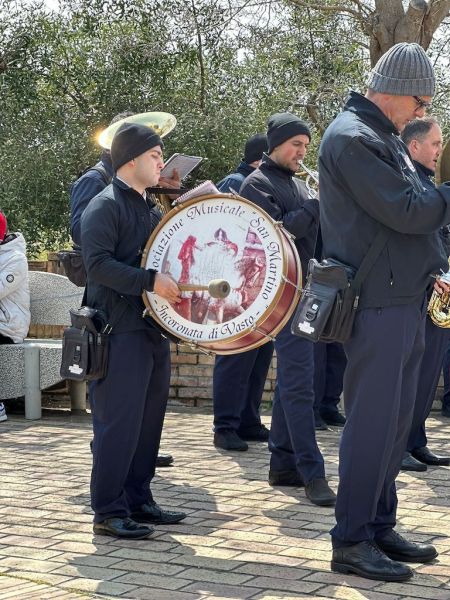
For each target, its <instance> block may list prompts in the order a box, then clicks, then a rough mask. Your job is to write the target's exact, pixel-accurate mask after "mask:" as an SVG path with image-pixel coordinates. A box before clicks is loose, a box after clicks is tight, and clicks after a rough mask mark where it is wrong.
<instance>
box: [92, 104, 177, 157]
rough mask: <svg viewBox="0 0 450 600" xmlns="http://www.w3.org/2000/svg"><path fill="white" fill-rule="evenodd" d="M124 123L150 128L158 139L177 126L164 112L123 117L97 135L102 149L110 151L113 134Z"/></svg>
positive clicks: (171, 117)
mask: <svg viewBox="0 0 450 600" xmlns="http://www.w3.org/2000/svg"><path fill="white" fill-rule="evenodd" d="M124 123H137V124H139V125H145V126H146V127H151V128H152V129H154V130H155V131H156V133H157V134H158V135H159V136H160V137H164V136H165V135H167V134H168V133H170V132H171V131H172V129H173V128H174V127H175V125H176V124H177V120H176V118H175V117H174V116H173V115H171V114H170V113H166V112H145V113H138V114H136V115H131V116H129V117H125V118H124V119H121V120H120V121H117V122H116V123H113V124H112V125H110V126H109V127H107V128H106V129H104V130H103V131H102V132H101V133H100V134H99V136H98V138H97V139H98V143H99V144H100V146H101V147H102V148H105V150H111V143H112V140H113V137H114V134H115V133H116V131H117V130H118V129H119V127H121V126H122V125H123V124H124Z"/></svg>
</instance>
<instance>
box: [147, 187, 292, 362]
mask: <svg viewBox="0 0 450 600" xmlns="http://www.w3.org/2000/svg"><path fill="white" fill-rule="evenodd" d="M293 247H294V245H293V244H292V242H291V241H290V240H289V239H288V236H287V234H286V232H285V231H283V230H282V228H281V227H280V226H279V224H276V223H275V222H274V221H273V220H272V219H271V217H270V216H269V215H268V214H267V213H266V212H265V211H263V210H262V209H260V208H259V207H258V206H256V205H255V204H253V203H252V202H249V201H248V200H245V199H244V198H240V197H234V196H230V195H223V194H220V195H214V196H201V197H199V198H195V199H193V200H190V201H187V202H185V203H183V204H180V205H179V206H177V207H176V208H175V209H174V210H172V211H171V212H170V213H169V214H168V215H166V216H165V217H164V218H163V220H162V221H161V223H160V224H159V225H158V227H157V228H156V229H155V231H154V232H153V234H152V236H151V237H150V239H149V241H148V243H147V246H146V249H145V251H144V255H143V260H142V266H143V267H145V268H147V269H155V270H156V271H158V272H159V273H167V274H170V275H171V276H172V277H173V278H174V279H175V281H176V282H177V283H178V284H179V285H180V286H181V285H183V284H190V285H191V286H198V288H200V287H201V286H208V284H209V283H210V282H211V281H213V280H217V279H222V280H226V281H227V282H228V283H229V285H230V288H231V291H230V293H229V295H228V296H227V297H225V298H214V297H211V296H210V295H209V293H208V291H207V290H204V289H203V290H202V289H196V290H194V291H184V292H182V301H181V302H180V303H179V304H177V305H174V306H172V305H170V304H169V303H168V302H167V300H165V299H164V298H162V297H160V296H158V295H157V294H154V293H151V292H144V294H143V298H144V302H145V304H146V306H147V308H148V309H149V311H150V313H151V315H152V316H153V318H154V319H155V320H156V321H158V323H159V324H160V325H161V326H162V327H164V328H165V329H166V330H167V331H169V332H170V333H172V334H173V335H175V336H177V337H179V338H180V339H182V340H184V341H186V342H190V343H191V344H195V345H196V346H199V347H200V348H204V349H205V350H208V351H213V352H215V353H217V354H231V353H235V352H242V351H244V350H249V349H250V348H255V347H258V346H260V345H262V344H263V343H265V342H267V341H268V340H269V339H270V337H271V336H273V335H274V334H275V333H276V332H277V331H278V330H279V329H280V328H281V327H282V325H283V324H284V323H285V322H286V321H287V318H289V315H290V314H291V312H292V310H293V308H294V307H295V302H293V299H294V298H295V300H296V299H297V298H298V290H297V289H296V286H299V285H300V282H301V268H300V262H299V259H298V255H297V254H296V252H295V250H293ZM287 253H290V254H291V255H290V256H287V255H286V254H287ZM292 253H294V256H292ZM286 277H288V278H289V279H291V281H292V278H293V279H294V281H293V284H294V285H292V284H290V285H289V286H288V287H289V288H291V289H290V290H289V294H288V295H289V298H288V304H289V306H283V309H282V316H281V317H280V319H278V320H277V322H276V323H273V316H271V315H273V312H274V309H275V308H276V307H277V305H278V304H279V302H280V297H281V296H282V295H283V290H284V289H285V288H286V282H285V279H286ZM291 304H293V306H292V308H291ZM269 317H270V318H269ZM286 317H287V318H286ZM269 322H270V326H269V330H267V327H265V326H264V324H265V323H266V324H267V323H269ZM241 340H242V343H241V342H240V341H241Z"/></svg>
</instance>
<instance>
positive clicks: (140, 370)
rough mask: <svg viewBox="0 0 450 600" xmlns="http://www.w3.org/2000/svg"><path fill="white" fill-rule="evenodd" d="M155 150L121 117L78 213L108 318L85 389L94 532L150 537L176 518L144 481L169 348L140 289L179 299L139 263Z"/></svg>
mask: <svg viewBox="0 0 450 600" xmlns="http://www.w3.org/2000/svg"><path fill="white" fill-rule="evenodd" d="M162 148H163V143H162V141H161V139H160V137H159V136H158V135H157V134H156V133H155V131H154V130H153V129H151V128H149V127H146V126H143V125H138V124H131V123H125V124H123V125H122V126H121V127H120V128H119V129H118V131H117V132H116V134H115V136H114V138H113V141H112V145H111V161H112V167H113V170H114V173H115V176H114V178H113V180H112V183H111V184H110V185H108V186H107V187H106V188H105V189H104V190H103V191H102V192H100V194H98V195H97V196H96V197H95V198H94V199H93V200H91V201H90V202H89V205H88V206H87V208H86V209H85V211H84V213H83V216H82V220H81V247H82V250H83V260H84V263H85V266H86V271H87V304H88V306H91V307H93V308H99V309H101V310H103V311H104V312H105V313H106V314H107V316H108V319H112V320H114V319H115V320H117V322H116V323H115V325H114V327H113V331H112V333H111V334H110V351H109V362H108V372H107V375H106V377H105V378H104V379H101V380H97V381H93V382H91V383H90V386H89V393H90V395H92V397H93V400H94V402H93V429H94V441H93V468H92V476H91V506H92V509H93V510H94V513H95V515H94V533H97V534H100V535H110V536H114V537H123V538H133V539H140V538H145V537H148V536H149V535H151V534H152V532H153V528H152V527H149V526H148V525H146V524H149V523H165V524H167V523H177V522H178V521H181V520H182V519H184V518H185V516H186V515H185V514H184V513H182V512H172V511H166V510H163V509H161V508H160V507H159V506H158V505H157V504H156V502H155V501H154V500H153V497H152V494H151V491H150V488H149V484H150V482H151V480H152V478H153V476H154V474H155V463H156V457H157V454H158V448H159V442H160V438H161V430H162V426H163V421H164V415H165V411H166V404H167V398H168V393H169V380H170V350H169V342H168V340H167V339H166V338H165V337H163V336H162V335H161V333H160V332H159V331H158V330H157V329H156V328H152V327H151V326H150V325H149V323H148V322H147V321H146V320H144V319H143V318H142V312H143V310H144V303H143V301H142V299H141V294H142V293H143V291H144V290H147V291H150V292H151V291H154V292H156V293H157V294H159V295H160V296H162V297H163V298H166V299H167V300H168V301H169V302H171V303H176V302H178V301H179V298H180V292H179V289H178V286H177V284H176V283H175V281H174V280H173V279H172V278H171V277H170V276H169V275H165V274H162V273H156V272H155V271H153V270H151V269H148V270H146V269H144V268H141V267H140V266H139V264H140V260H141V254H142V250H143V248H144V247H145V245H146V243H147V240H148V238H149V236H150V234H151V232H152V231H153V229H154V228H155V227H156V225H157V224H158V222H159V220H160V218H161V213H160V211H159V210H158V209H157V208H156V206H155V205H154V204H153V203H151V202H149V200H148V199H147V197H146V192H145V189H146V188H147V187H153V186H156V185H157V183H158V181H159V176H160V172H161V169H162V168H163V166H164V163H163V157H162ZM121 296H124V298H122V297H121ZM118 311H120V312H118ZM119 314H120V316H119ZM113 315H115V317H114V316H113Z"/></svg>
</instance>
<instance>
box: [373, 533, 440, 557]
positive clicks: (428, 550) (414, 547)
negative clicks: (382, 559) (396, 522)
mask: <svg viewBox="0 0 450 600" xmlns="http://www.w3.org/2000/svg"><path fill="white" fill-rule="evenodd" d="M375 543H376V545H377V546H378V548H380V549H381V550H382V551H383V552H384V553H385V554H386V556H389V558H392V560H403V561H405V562H419V563H426V562H430V560H433V559H434V558H436V556H437V555H438V553H437V550H436V548H435V547H434V546H432V545H431V544H416V543H415V542H408V540H405V538H404V537H403V536H401V535H400V534H399V533H397V532H396V531H395V530H394V529H390V530H389V531H388V532H387V533H384V534H383V536H382V537H379V538H378V537H377V538H375Z"/></svg>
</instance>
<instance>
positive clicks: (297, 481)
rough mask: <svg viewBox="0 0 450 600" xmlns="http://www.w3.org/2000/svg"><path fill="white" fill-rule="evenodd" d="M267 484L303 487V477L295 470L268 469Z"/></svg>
mask: <svg viewBox="0 0 450 600" xmlns="http://www.w3.org/2000/svg"><path fill="white" fill-rule="evenodd" d="M269 485H273V486H278V485H290V486H293V487H303V486H304V485H305V484H304V483H303V479H302V478H301V477H300V475H299V474H298V473H297V471H274V470H273V469H271V470H270V471H269Z"/></svg>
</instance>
